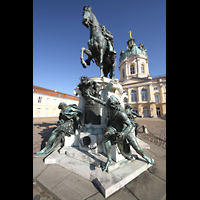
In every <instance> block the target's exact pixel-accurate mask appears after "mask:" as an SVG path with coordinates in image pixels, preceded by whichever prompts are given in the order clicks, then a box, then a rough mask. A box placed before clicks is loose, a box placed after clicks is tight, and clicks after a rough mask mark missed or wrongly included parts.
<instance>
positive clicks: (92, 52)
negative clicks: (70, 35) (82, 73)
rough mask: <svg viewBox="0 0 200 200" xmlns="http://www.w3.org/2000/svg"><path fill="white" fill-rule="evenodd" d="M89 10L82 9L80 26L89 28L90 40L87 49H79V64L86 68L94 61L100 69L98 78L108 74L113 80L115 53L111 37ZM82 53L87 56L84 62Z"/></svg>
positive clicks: (87, 7) (86, 8)
mask: <svg viewBox="0 0 200 200" xmlns="http://www.w3.org/2000/svg"><path fill="white" fill-rule="evenodd" d="M91 9H92V8H91V7H90V6H84V8H83V19H82V24H83V25H84V26H86V27H87V28H89V27H90V39H89V40H88V48H89V49H86V48H84V47H82V48H81V57H80V59H81V64H82V65H83V67H84V68H86V67H87V65H90V62H91V60H92V59H94V60H95V63H96V65H97V66H99V67H100V72H101V73H100V77H103V73H104V76H105V77H107V75H108V74H109V73H110V75H109V76H110V78H114V76H115V75H114V71H115V67H116V52H115V50H114V46H113V35H112V33H111V32H110V31H108V30H107V29H106V27H105V26H104V25H103V26H101V25H100V24H99V22H98V20H97V18H96V16H95V15H94V13H93V12H92V10H91ZM84 53H86V54H87V55H88V59H86V60H84V58H83V54H84ZM92 61H93V60H92Z"/></svg>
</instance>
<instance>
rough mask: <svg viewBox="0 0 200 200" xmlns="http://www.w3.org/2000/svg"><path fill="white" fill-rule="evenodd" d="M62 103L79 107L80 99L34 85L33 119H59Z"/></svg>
mask: <svg viewBox="0 0 200 200" xmlns="http://www.w3.org/2000/svg"><path fill="white" fill-rule="evenodd" d="M60 102H65V103H66V104H67V105H69V104H76V105H78V102H79V97H76V96H73V95H69V94H65V93H62V92H57V91H56V90H49V89H46V88H42V87H39V86H36V85H33V117H58V116H59V113H60V109H58V105H59V103H60Z"/></svg>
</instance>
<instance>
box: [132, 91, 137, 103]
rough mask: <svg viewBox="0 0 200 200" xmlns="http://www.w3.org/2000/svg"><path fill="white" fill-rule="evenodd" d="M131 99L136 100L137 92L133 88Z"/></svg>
mask: <svg viewBox="0 0 200 200" xmlns="http://www.w3.org/2000/svg"><path fill="white" fill-rule="evenodd" d="M131 101H132V102H137V92H136V91H135V90H131Z"/></svg>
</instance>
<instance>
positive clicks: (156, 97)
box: [154, 94, 160, 103]
mask: <svg viewBox="0 0 200 200" xmlns="http://www.w3.org/2000/svg"><path fill="white" fill-rule="evenodd" d="M154 97H155V102H156V103H159V102H160V98H159V94H155V95H154Z"/></svg>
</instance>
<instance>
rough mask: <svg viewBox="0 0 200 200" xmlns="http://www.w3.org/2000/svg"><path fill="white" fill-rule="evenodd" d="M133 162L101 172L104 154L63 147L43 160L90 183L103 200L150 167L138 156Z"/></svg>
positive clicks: (105, 159)
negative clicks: (102, 196)
mask: <svg viewBox="0 0 200 200" xmlns="http://www.w3.org/2000/svg"><path fill="white" fill-rule="evenodd" d="M135 156H136V157H137V159H135V160H133V161H129V160H126V159H124V160H121V161H119V162H114V161H113V164H112V165H110V166H109V167H108V172H103V171H102V169H101V166H102V165H104V164H105V162H106V161H107V157H106V155H105V154H104V153H96V154H93V153H92V152H91V153H90V152H85V151H80V150H79V149H78V148H75V147H63V148H62V149H60V150H58V151H54V152H53V153H52V154H50V155H49V156H48V157H46V158H45V160H44V162H45V164H58V165H61V166H62V167H64V168H66V169H68V170H70V171H72V172H74V173H76V174H78V175H80V176H82V177H83V178H86V179H87V180H90V181H92V183H93V184H94V185H95V187H97V188H98V189H99V190H100V191H101V193H102V194H103V195H104V196H105V198H107V197H109V196H110V195H111V194H113V193H114V192H116V191H118V190H119V189H120V188H122V187H123V186H124V185H126V184H127V183H129V182H130V181H132V180H133V179H134V178H136V177H137V176H138V175H140V174H141V173H142V172H144V171H145V170H147V169H148V168H149V167H151V166H152V165H151V164H148V163H146V161H145V160H144V159H143V158H142V157H141V156H140V155H138V154H136V155H135Z"/></svg>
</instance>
